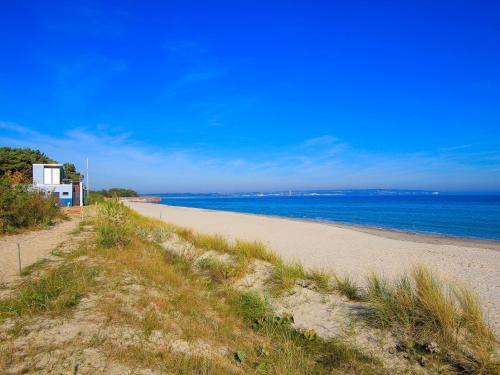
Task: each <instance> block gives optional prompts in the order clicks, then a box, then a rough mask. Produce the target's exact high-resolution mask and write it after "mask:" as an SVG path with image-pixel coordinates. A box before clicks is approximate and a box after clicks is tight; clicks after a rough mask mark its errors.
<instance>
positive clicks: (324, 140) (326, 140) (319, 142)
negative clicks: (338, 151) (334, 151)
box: [301, 135, 339, 147]
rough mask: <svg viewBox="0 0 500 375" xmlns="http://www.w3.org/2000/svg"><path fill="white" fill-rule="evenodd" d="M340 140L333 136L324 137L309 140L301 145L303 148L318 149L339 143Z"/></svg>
mask: <svg viewBox="0 0 500 375" xmlns="http://www.w3.org/2000/svg"><path fill="white" fill-rule="evenodd" d="M338 140H339V139H338V138H336V137H333V136H331V135H323V136H321V137H316V138H309V139H307V140H305V141H304V142H302V143H301V146H302V147H316V146H325V145H331V144H332V143H335V142H338Z"/></svg>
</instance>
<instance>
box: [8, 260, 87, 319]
mask: <svg viewBox="0 0 500 375" xmlns="http://www.w3.org/2000/svg"><path fill="white" fill-rule="evenodd" d="M96 273H97V271H96V269H95V268H91V267H87V266H85V265H84V264H82V263H69V264H64V265H62V266H60V267H58V268H56V269H54V270H51V271H49V272H48V273H47V274H45V275H43V276H42V277H41V278H40V279H36V280H28V281H27V282H25V284H24V285H23V286H22V287H21V289H20V290H19V292H18V293H17V294H16V295H14V296H13V297H10V298H7V299H4V300H0V318H6V317H11V316H21V315H25V314H35V313H43V312H53V313H60V312H62V311H63V310H65V309H67V308H69V307H72V306H75V305H76V304H77V303H78V302H79V301H80V299H81V297H82V296H83V295H84V293H85V291H86V290H87V288H88V287H89V286H90V285H91V283H92V280H93V279H94V277H95V275H96Z"/></svg>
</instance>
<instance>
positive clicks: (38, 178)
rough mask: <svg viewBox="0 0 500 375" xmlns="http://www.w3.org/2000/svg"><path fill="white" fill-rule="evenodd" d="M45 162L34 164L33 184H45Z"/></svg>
mask: <svg viewBox="0 0 500 375" xmlns="http://www.w3.org/2000/svg"><path fill="white" fill-rule="evenodd" d="M43 167H44V166H43V164H34V165H33V185H35V186H37V185H43Z"/></svg>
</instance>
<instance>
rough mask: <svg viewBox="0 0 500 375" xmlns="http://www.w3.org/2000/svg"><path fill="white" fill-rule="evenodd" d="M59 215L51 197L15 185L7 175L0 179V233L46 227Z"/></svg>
mask: <svg viewBox="0 0 500 375" xmlns="http://www.w3.org/2000/svg"><path fill="white" fill-rule="evenodd" d="M60 215H61V213H60V210H59V207H57V205H56V200H55V197H54V196H53V195H47V194H45V193H43V192H40V191H36V190H33V189H32V188H31V186H30V185H26V184H22V183H16V182H15V181H14V179H13V178H11V177H10V176H9V175H6V176H3V177H1V178H0V233H7V232H13V231H15V230H17V229H20V228H28V227H34V226H39V225H48V224H51V223H52V222H53V220H54V219H55V218H57V217H58V216H60Z"/></svg>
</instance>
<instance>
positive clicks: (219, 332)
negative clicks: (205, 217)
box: [89, 218, 380, 374]
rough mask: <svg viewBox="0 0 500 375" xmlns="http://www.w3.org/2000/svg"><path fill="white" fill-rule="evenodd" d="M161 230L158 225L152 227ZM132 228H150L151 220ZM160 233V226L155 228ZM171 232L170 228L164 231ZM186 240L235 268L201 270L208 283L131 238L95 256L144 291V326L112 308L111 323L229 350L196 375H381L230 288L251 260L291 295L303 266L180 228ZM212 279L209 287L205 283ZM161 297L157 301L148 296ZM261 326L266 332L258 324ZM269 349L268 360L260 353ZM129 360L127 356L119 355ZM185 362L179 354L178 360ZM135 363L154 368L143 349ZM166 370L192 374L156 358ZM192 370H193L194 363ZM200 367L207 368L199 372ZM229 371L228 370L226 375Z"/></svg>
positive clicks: (211, 261) (209, 263)
mask: <svg viewBox="0 0 500 375" xmlns="http://www.w3.org/2000/svg"><path fill="white" fill-rule="evenodd" d="M153 223H154V221H153ZM132 224H133V225H139V226H142V227H147V226H148V225H150V224H151V222H150V223H149V224H148V223H147V222H146V220H144V218H140V219H138V220H137V221H136V220H135V219H132ZM154 225H156V223H155V224H154ZM160 225H162V226H164V225H165V224H160ZM176 232H177V234H178V235H179V236H181V237H182V238H185V239H188V240H189V242H191V243H192V244H194V245H195V246H197V247H201V248H203V249H205V250H210V251H216V252H222V253H228V254H230V255H231V256H233V257H234V259H235V260H236V261H235V262H234V263H231V262H229V263H227V262H224V261H221V260H218V259H217V258H214V257H206V258H202V259H200V260H199V261H198V262H197V268H198V269H201V275H200V274H199V273H197V272H194V271H193V265H192V263H191V262H190V260H188V259H186V258H183V257H180V256H178V255H175V254H172V253H169V252H165V250H163V248H162V247H161V246H159V244H157V243H156V242H155V241H151V240H145V238H144V237H141V236H137V235H132V237H131V238H130V242H129V243H128V244H127V245H126V246H123V247H120V246H115V247H114V248H113V247H103V246H101V247H98V248H97V249H94V250H89V251H90V254H91V255H92V256H96V257H99V256H100V257H104V259H106V262H105V263H106V264H109V266H107V267H105V271H104V272H105V273H106V274H107V275H108V277H110V278H112V279H119V278H120V277H123V276H121V275H123V273H125V274H127V275H129V274H133V275H134V280H138V281H137V282H138V283H140V285H142V286H144V288H145V289H144V290H145V292H143V293H141V298H140V299H139V300H138V301H137V302H136V306H137V307H138V308H139V309H141V311H144V312H143V313H142V319H137V318H136V317H134V315H133V314H132V315H131V314H127V313H126V312H123V311H121V310H120V309H117V308H116V303H115V302H111V303H110V304H109V306H108V308H107V309H106V311H107V315H108V316H109V319H110V320H111V321H115V322H119V321H123V322H124V323H126V324H128V325H137V327H138V328H139V329H141V330H142V332H143V333H144V335H145V336H148V335H151V332H153V331H155V330H160V331H164V332H169V333H171V332H176V335H178V336H179V337H180V338H181V339H183V340H187V341H188V342H193V340H200V339H201V340H205V341H206V342H208V343H210V346H211V347H214V348H217V347H220V348H226V351H227V354H226V355H225V356H223V357H217V356H215V357H214V356H212V357H211V358H209V359H205V360H203V361H201V362H199V360H200V358H198V357H197V358H198V359H194V362H193V363H197V365H196V366H195V369H193V368H189V369H190V370H191V371H193V373H231V372H233V373H238V372H244V373H253V372H255V371H256V369H257V368H258V369H260V370H259V371H258V372H260V371H263V372H265V373H271V374H305V373H307V374H325V373H332V372H333V373H335V371H339V372H342V373H360V374H363V373H366V374H368V373H376V372H377V369H378V368H379V367H380V363H379V362H378V361H376V360H375V359H373V358H371V357H367V356H362V355H361V354H360V352H359V351H358V350H357V349H355V348H352V347H350V346H348V345H344V344H341V343H339V342H333V341H323V340H321V339H319V338H318V339H317V340H312V341H311V340H307V339H305V338H304V336H303V335H302V334H301V333H300V332H297V331H295V330H294V329H293V328H292V327H291V326H290V325H289V324H282V323H279V324H278V323H276V320H274V317H273V316H272V312H271V309H270V307H269V304H268V302H267V301H266V300H264V299H262V297H260V296H259V295H258V294H256V293H245V292H240V291H237V290H235V289H233V288H232V286H231V283H228V282H227V281H228V280H231V279H232V278H234V277H236V276H235V275H236V274H237V273H238V271H239V270H240V268H239V267H241V264H245V263H246V262H248V261H250V260H252V259H255V258H257V259H265V260H267V261H270V262H272V263H273V264H275V265H276V269H277V270H278V271H277V272H278V273H279V274H278V273H277V274H276V275H275V281H276V284H277V285H278V284H280V285H281V286H283V287H286V285H288V284H292V283H293V282H294V281H295V280H296V279H297V278H304V277H305V275H306V273H305V271H304V269H303V267H302V266H301V265H300V264H290V265H289V264H284V263H283V262H282V261H281V260H280V259H279V258H277V257H276V256H275V255H274V254H272V253H270V252H268V251H267V250H266V249H265V247H264V246H263V245H262V244H260V243H252V242H243V241H237V242H235V243H234V244H230V243H229V242H228V241H226V240H225V239H224V238H223V237H221V236H207V235H198V234H195V233H193V232H192V231H189V230H184V229H182V228H176ZM207 275H208V276H209V278H208V281H207V279H206V278H205V277H204V276H207ZM309 276H310V277H311V279H314V281H315V282H316V283H318V284H320V285H323V286H326V284H327V279H328V277H327V276H326V274H325V273H311V274H310V275H309ZM148 290H154V291H155V293H154V296H151V295H148V293H147V291H148ZM256 321H262V322H263V324H261V325H259V324H257V325H256V324H255V322H256ZM263 346H265V347H268V348H269V350H267V351H266V353H265V354H263V353H262V351H261V350H259V348H261V347H263ZM236 352H241V353H244V360H243V361H242V363H240V362H239V361H237V360H236V359H235V356H234V355H233V354H234V353H236ZM115 354H116V355H120V356H121V355H124V354H123V353H115ZM171 355H172V353H163V354H162V356H164V357H162V358H171V357H170V356H171ZM176 355H177V356H178V354H176ZM129 358H132V359H133V360H134V361H138V362H144V363H151V362H150V361H152V360H153V357H152V356H151V353H148V352H147V350H138V349H137V348H136V349H134V350H133V352H132V353H130V355H129ZM154 358H155V360H156V361H157V363H161V366H162V368H164V369H168V370H169V371H173V372H175V373H189V371H188V368H187V367H184V366H185V365H182V363H186V361H178V363H179V366H180V367H179V368H177V367H175V366H174V365H173V364H172V363H171V362H169V366H166V364H165V362H164V361H163V360H162V359H158V356H157V355H156V356H154ZM187 363H188V362H187ZM198 366H201V367H198ZM221 369H224V370H221Z"/></svg>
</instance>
